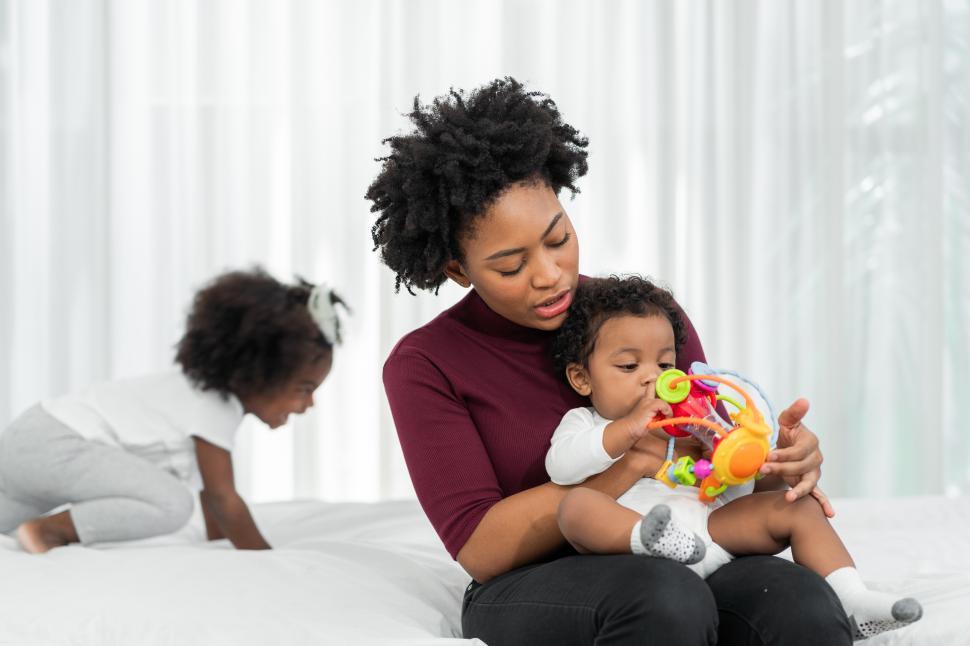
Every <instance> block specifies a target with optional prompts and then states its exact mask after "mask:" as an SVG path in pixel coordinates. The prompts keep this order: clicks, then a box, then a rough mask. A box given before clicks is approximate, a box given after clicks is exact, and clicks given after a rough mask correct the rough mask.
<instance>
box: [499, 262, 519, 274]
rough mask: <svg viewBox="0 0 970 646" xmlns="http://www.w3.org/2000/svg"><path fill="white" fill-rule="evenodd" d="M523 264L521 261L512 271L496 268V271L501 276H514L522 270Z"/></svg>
mask: <svg viewBox="0 0 970 646" xmlns="http://www.w3.org/2000/svg"><path fill="white" fill-rule="evenodd" d="M524 266H525V263H522V264H521V265H519V266H518V267H516V268H515V269H514V270H512V271H502V270H501V269H499V270H498V273H500V274H502V275H503V276H515V275H516V274H517V273H519V272H520V271H522V268H523V267H524Z"/></svg>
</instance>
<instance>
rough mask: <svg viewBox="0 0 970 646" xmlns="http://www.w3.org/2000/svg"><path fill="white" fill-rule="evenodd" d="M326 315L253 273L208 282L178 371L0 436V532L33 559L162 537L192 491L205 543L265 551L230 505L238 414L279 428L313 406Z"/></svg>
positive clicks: (300, 295) (41, 412)
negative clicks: (67, 549)
mask: <svg viewBox="0 0 970 646" xmlns="http://www.w3.org/2000/svg"><path fill="white" fill-rule="evenodd" d="M336 303H340V304H341V305H343V302H342V301H341V299H340V298H339V297H338V296H337V295H335V294H334V293H333V292H332V291H330V290H329V289H327V288H325V287H323V286H318V287H313V286H312V285H310V284H309V283H306V282H304V281H302V280H300V281H299V282H298V284H295V285H284V284H282V283H280V282H278V281H277V280H275V279H274V278H273V277H272V276H270V275H268V274H267V273H265V272H264V271H263V270H261V269H259V268H256V269H253V270H252V271H236V272H230V273H226V274H223V275H221V276H218V277H217V278H215V279H214V280H213V281H212V282H211V283H210V284H209V285H208V286H206V287H205V288H204V289H202V290H201V291H199V292H198V293H197V294H196V295H195V299H194V302H193V304H192V308H191V311H190V313H189V316H188V321H187V325H186V330H185V334H184V335H183V336H182V339H181V340H180V341H179V343H178V346H177V353H176V357H175V361H176V363H178V364H179V366H180V367H181V369H180V370H177V369H176V370H172V371H169V372H164V373H161V374H155V375H150V376H145V377H140V378H133V379H124V380H118V381H112V382H107V383H102V384H97V385H94V386H91V387H89V388H87V389H85V390H82V391H81V392H78V393H76V394H72V395H67V396H63V397H59V398H56V399H50V400H46V401H43V402H41V403H39V404H37V405H35V406H33V407H32V408H30V409H29V410H27V411H26V412H25V413H23V414H22V415H21V416H20V417H19V418H17V419H16V420H14V421H13V422H12V423H11V424H10V425H9V426H8V427H7V428H6V429H5V430H4V431H3V432H2V434H0V532H10V531H12V530H14V529H16V531H17V539H18V540H19V542H20V544H21V545H22V546H23V548H24V549H25V550H27V551H28V552H34V553H39V552H46V551H48V550H50V549H51V548H54V547H58V546H61V545H66V544H68V543H75V542H80V543H82V544H91V543H100V542H106V541H126V540H133V539H140V538H147V537H150V536H157V535H160V534H168V533H171V532H174V531H176V530H178V529H179V528H181V527H182V526H183V525H185V524H186V522H188V520H189V518H190V516H191V515H192V512H193V509H194V506H195V501H194V496H195V492H196V491H200V490H201V495H200V497H201V503H202V511H203V515H204V518H205V523H206V529H207V534H208V536H209V538H210V539H214V538H227V539H229V540H230V541H231V542H232V544H233V545H234V546H235V547H237V548H239V549H268V548H269V547H270V546H269V544H268V543H267V542H266V540H265V539H264V538H263V536H262V535H261V534H260V532H259V529H258V528H257V527H256V524H255V522H254V521H253V518H252V515H251V514H250V512H249V508H248V507H247V505H246V503H245V502H244V501H243V499H242V498H241V497H240V496H239V493H238V492H237V491H236V487H235V484H234V481H233V470H232V458H231V454H230V452H231V451H232V447H233V441H234V437H235V434H236V430H237V428H238V427H239V425H240V422H241V421H242V419H243V415H244V414H246V413H251V414H253V415H255V416H256V417H258V418H259V419H260V420H262V421H263V422H265V423H266V424H267V425H269V426H270V427H271V428H277V427H279V426H282V425H283V424H284V423H285V422H286V420H287V418H288V417H289V415H291V414H293V413H297V414H299V413H303V412H304V411H306V410H307V409H308V408H310V407H311V406H313V393H314V391H315V390H316V389H317V388H318V387H319V386H320V384H321V383H322V382H323V380H324V379H326V377H327V375H328V374H329V372H330V367H331V364H332V361H333V346H334V345H335V344H336V343H338V342H339V339H340V334H339V322H338V319H337V315H336V311H335V304H336ZM65 505H66V506H67V509H65V510H63V511H59V512H56V513H53V514H51V513H49V512H51V511H52V510H56V509H57V508H60V507H63V506H65Z"/></svg>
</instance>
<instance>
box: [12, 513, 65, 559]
mask: <svg viewBox="0 0 970 646" xmlns="http://www.w3.org/2000/svg"><path fill="white" fill-rule="evenodd" d="M44 520H45V519H43V518H34V519H32V520H28V521H25V522H24V523H22V524H21V525H20V527H18V528H17V541H18V542H19V543H20V545H21V547H23V548H24V550H26V551H28V552H30V553H31V554H43V553H44V552H47V551H49V550H52V549H54V548H55V547H61V546H62V545H67V544H68V540H67V538H65V537H63V536H61V535H60V533H59V532H58V531H56V529H54V528H52V527H50V524H49V523H45V522H44Z"/></svg>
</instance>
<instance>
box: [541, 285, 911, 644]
mask: <svg viewBox="0 0 970 646" xmlns="http://www.w3.org/2000/svg"><path fill="white" fill-rule="evenodd" d="M685 336H686V332H685V328H684V324H683V322H682V320H681V317H680V314H679V311H678V308H677V306H676V304H675V303H674V300H673V297H672V296H671V294H670V293H669V292H667V291H665V290H663V289H661V288H659V287H657V286H655V285H653V284H652V283H650V282H649V281H646V280H644V279H642V278H639V277H636V276H631V277H624V278H620V277H616V276H613V277H610V278H606V279H591V280H589V281H587V282H585V283H583V284H581V285H580V286H579V288H578V290H577V293H576V298H575V300H574V302H573V305H572V307H571V308H570V310H569V316H568V317H567V319H566V321H565V322H564V324H563V325H562V327H561V328H560V329H559V331H558V333H557V336H556V339H555V341H554V343H553V351H554V356H555V362H556V367H557V370H560V371H561V373H562V374H563V375H564V376H565V378H566V380H567V381H568V382H569V384H570V386H572V388H573V389H574V390H576V392H578V393H579V394H581V395H585V396H588V397H589V398H590V402H591V403H592V407H590V408H576V409H573V410H571V411H569V412H568V413H566V415H565V416H563V419H562V422H561V423H560V425H559V427H558V428H557V429H556V431H555V433H554V434H553V437H552V446H551V448H550V450H549V453H548V454H547V455H546V470H547V471H548V472H549V476H550V478H551V479H552V481H553V482H555V483H557V484H560V485H575V484H579V483H581V482H583V481H584V480H585V479H587V478H589V477H591V476H593V475H595V474H597V473H600V472H602V471H604V470H606V469H607V468H608V467H609V466H610V465H611V464H613V463H614V462H615V461H616V460H618V459H619V458H620V457H621V456H622V455H623V454H624V453H625V452H626V451H628V450H629V449H630V448H631V447H632V446H633V445H634V444H635V443H637V442H638V441H639V440H641V439H642V438H644V437H645V436H647V435H649V434H659V436H660V437H663V438H666V434H664V433H663V431H651V430H648V428H647V425H648V424H649V423H650V422H651V421H652V420H653V419H654V417H655V416H656V415H657V414H658V413H662V414H664V415H666V416H668V417H669V416H672V411H671V410H670V406H669V405H668V404H667V403H666V402H663V401H661V400H659V399H657V398H656V380H657V377H658V376H659V375H660V373H662V372H663V371H665V370H667V369H670V368H673V367H674V365H675V362H676V357H677V354H676V353H677V349H678V348H679V347H680V346H681V345H682V344H683V343H684V341H685ZM658 441H660V439H659V437H658ZM694 457H695V458H696V457H699V456H696V455H695V456H694ZM738 489H740V487H739V488H738ZM734 493H735V495H734V499H733V500H732V499H731V497H732V495H731V494H732V492H731V490H729V491H728V492H726V493H725V494H723V495H722V496H720V497H719V498H718V499H716V500H715V502H714V503H712V504H710V505H707V504H705V503H702V502H701V501H700V500H698V498H697V490H696V489H694V488H691V487H683V486H681V487H677V488H676V489H670V488H669V487H667V486H666V485H665V484H663V483H661V482H659V481H657V480H655V479H653V478H643V479H642V480H640V481H639V482H638V483H637V484H635V485H634V486H633V487H632V488H631V489H630V490H629V491H627V492H626V493H624V494H623V495H622V496H620V498H619V499H617V500H614V499H613V498H611V497H610V496H608V495H607V494H604V493H602V492H598V491H594V490H592V489H587V488H584V487H576V488H574V489H573V490H572V491H570V492H569V493H568V494H567V495H566V497H565V498H564V499H563V501H562V504H561V505H560V507H559V512H558V520H559V527H560V529H561V530H562V533H563V535H564V536H565V537H566V539H567V540H568V541H569V542H570V543H571V544H572V545H573V547H575V548H576V549H577V550H578V551H579V552H581V553H598V554H620V553H631V552H632V553H634V554H644V555H648V556H655V557H660V558H668V559H673V560H676V561H679V562H681V563H684V564H686V565H688V567H690V568H691V569H692V570H694V571H695V572H697V573H698V574H699V575H700V576H702V577H704V578H706V577H708V576H710V575H711V574H713V573H714V572H715V571H716V570H717V569H718V568H719V567H720V566H722V565H724V564H726V563H728V562H730V561H731V560H732V559H733V558H734V557H735V556H740V555H746V554H777V553H779V552H781V551H783V550H784V549H785V548H787V547H791V549H792V556H793V558H794V560H795V562H797V563H799V564H801V565H803V566H805V567H807V568H809V569H811V570H813V571H814V572H816V573H818V574H819V575H821V576H823V577H825V580H826V581H827V582H828V583H829V584H830V585H831V586H832V588H833V590H834V591H835V593H836V594H837V595H838V597H839V599H840V600H841V602H842V605H843V607H844V608H845V612H846V615H847V616H848V617H849V621H850V623H851V624H852V627H853V630H854V633H855V635H854V637H855V639H865V638H868V637H872V636H874V635H877V634H879V633H882V632H885V631H887V630H893V629H895V628H899V627H902V626H905V625H907V624H910V623H912V622H914V621H916V620H918V619H919V618H920V617H921V616H922V614H923V610H922V607H921V606H920V604H919V602H917V601H916V600H915V599H911V598H902V599H900V598H897V597H895V596H893V595H889V594H884V593H881V592H876V591H873V590H869V589H868V588H867V587H866V585H865V583H863V581H862V578H861V577H860V575H859V573H858V571H857V570H856V569H855V564H854V562H853V561H852V557H851V556H850V555H849V553H848V551H847V550H846V548H845V546H844V545H843V544H842V541H841V540H840V539H839V536H838V535H837V534H836V533H835V530H834V529H833V528H832V526H831V525H830V524H829V522H828V519H827V518H826V517H825V515H824V513H823V512H822V509H821V507H820V506H819V504H818V503H817V502H816V501H815V500H814V499H813V498H812V497H810V496H806V497H803V498H801V499H799V500H798V501H796V502H793V503H792V502H788V501H787V500H786V499H785V497H784V494H785V492H783V491H766V492H759V493H750V494H749V495H740V496H738V495H736V494H737V493H744V492H743V491H741V492H734ZM725 496H727V497H728V499H727V500H723V498H724V497H725Z"/></svg>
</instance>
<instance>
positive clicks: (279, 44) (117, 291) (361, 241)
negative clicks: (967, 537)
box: [0, 0, 970, 500]
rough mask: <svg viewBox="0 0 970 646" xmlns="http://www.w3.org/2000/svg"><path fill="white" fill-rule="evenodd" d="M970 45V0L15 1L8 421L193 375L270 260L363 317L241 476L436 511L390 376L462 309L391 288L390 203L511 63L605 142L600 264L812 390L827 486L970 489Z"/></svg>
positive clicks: (3, 102) (594, 186) (9, 56)
mask: <svg viewBox="0 0 970 646" xmlns="http://www.w3.org/2000/svg"><path fill="white" fill-rule="evenodd" d="M968 34H970V2H968V1H967V0H959V1H957V0H946V1H927V2H921V3H910V2H905V1H903V0H896V1H887V0H882V1H878V2H877V1H875V0H864V1H859V2H851V3H850V2H845V3H838V2H818V3H797V2H774V1H768V0H764V1H761V2H753V1H749V2H695V1H691V2H673V1H669V2H639V1H634V0H630V1H624V2H620V1H612V2H595V1H594V0H585V1H578V0H577V1H569V2H563V1H558V0H548V1H542V2H539V1H536V2H526V1H513V0H506V1H504V2H494V1H491V0H488V1H486V0H482V1H467V2H449V1H447V0H441V1H423V0H407V1H404V0H398V1H396V2H391V1H386V2H382V1H376V0H365V1H358V0H344V1H340V2H336V1H334V2H310V1H309V0H307V1H297V0H292V1H289V2H277V1H269V0H265V1H248V2H239V1H235V0H233V1H229V0H226V1H223V2H216V1H204V2H196V1H195V0H183V1H181V2H179V1H171V2H161V1H154V2H150V1H147V0H125V1H111V0H72V1H67V0H63V1H54V0H48V1H44V0H30V1H27V0H0V151H2V153H0V154H2V156H0V217H2V220H0V295H2V298H0V423H6V422H7V421H8V420H9V419H10V418H11V417H12V416H13V415H15V414H16V413H17V412H19V411H20V410H22V409H23V408H25V407H26V406H28V405H30V404H31V403H32V402H34V401H36V400H38V399H40V398H42V397H45V396H47V395H50V394H56V393H60V392H64V391H66V390H69V389H72V388H75V387H78V386H80V385H82V384H84V383H86V382H89V381H92V380H96V379H103V378H111V377H118V376H123V375H129V374H137V373H141V372H145V371H150V370H156V369H160V368H163V367H165V366H166V365H168V364H169V363H170V361H171V357H172V344H173V343H174V342H175V341H176V340H177V338H178V336H179V332H180V327H181V325H182V322H183V317H184V314H185V307H186V305H187V303H188V301H189V299H190V297H191V294H192V292H193V290H194V289H195V288H197V287H198V286H199V285H200V284H201V283H202V282H204V281H205V280H206V279H207V278H208V277H210V276H211V275H213V274H214V273H216V272H218V271H221V270H223V269H226V268H229V267H239V266H245V265H249V264H252V263H260V264H263V265H264V266H266V267H267V268H268V269H269V270H270V271H272V272H273V273H275V274H276V275H278V276H279V277H281V278H288V277H290V276H291V275H292V274H293V273H299V274H301V275H303V276H306V277H308V278H311V279H326V280H328V281H329V282H330V283H332V284H335V285H336V286H337V287H338V288H340V289H341V290H342V291H343V292H344V294H345V296H346V298H347V299H348V300H349V301H350V303H351V304H352V305H353V307H354V316H353V317H352V318H351V319H350V320H349V321H348V327H349V330H348V335H347V343H346V345H345V347H343V348H341V349H340V350H339V352H338V355H337V358H336V365H335V369H334V372H333V374H332V376H331V378H330V380H329V381H328V382H327V383H326V384H325V385H324V387H323V388H322V390H321V392H320V396H319V398H318V402H319V403H318V406H317V410H315V411H314V412H313V413H312V414H310V415H308V416H307V417H306V418H305V419H301V420H298V421H297V422H295V423H294V424H293V425H292V427H290V428H287V429H285V430H282V431H280V432H276V433H270V432H269V431H267V430H266V429H264V428H256V427H255V426H256V425H255V424H254V425H253V427H251V428H247V429H246V430H245V432H244V436H243V441H242V445H241V447H240V451H239V455H238V469H239V476H240V480H241V486H242V488H243V489H244V491H246V492H247V493H249V494H250V495H251V496H253V497H255V498H256V499H261V500H265V499H273V498H289V497H294V496H296V497H306V496H321V497H325V498H330V499H365V500H366V499H377V498H383V497H393V496H403V495H408V494H409V493H410V485H409V482H408V477H407V472H406V470H405V468H404V465H403V461H402V460H401V458H400V452H399V449H398V445H397V440H396V436H395V434H394V430H393V426H392V424H391V421H390V416H389V414H388V412H387V408H386V403H385V400H384V396H383V390H382V387H381V383H380V366H381V364H382V361H383V358H384V357H385V356H386V354H387V352H388V351H389V350H390V348H391V347H392V346H393V343H394V342H395V341H396V339H397V338H399V337H400V336H401V335H402V334H403V333H405V332H406V331H408V330H410V329H412V328H413V327H415V326H417V325H419V324H420V323H422V322H424V321H426V320H427V319H429V318H430V317H432V316H433V315H434V314H435V313H436V312H438V311H439V310H440V309H441V308H443V307H445V306H447V305H448V304H450V303H452V302H454V300H456V299H457V298H458V297H459V296H460V293H459V292H458V290H456V289H454V288H452V287H446V288H444V289H443V290H442V293H441V294H440V295H439V296H438V297H433V296H420V297H416V298H415V297H411V296H409V295H407V294H403V295H401V294H399V295H395V294H394V293H393V279H392V277H391V276H390V275H389V272H387V271H386V270H385V269H384V268H383V267H381V266H380V265H379V264H378V262H377V259H376V256H375V255H374V254H373V253H372V251H371V242H370V235H369V234H370V225H371V222H372V217H371V216H370V214H369V213H368V204H367V203H366V202H365V201H364V200H363V199H362V196H363V193H364V191H365V190H366V187H367V185H368V184H369V182H370V180H371V179H372V178H373V176H374V174H375V173H376V172H377V170H378V164H377V163H375V162H374V160H373V159H374V157H377V156H379V155H381V154H382V147H381V145H380V140H381V138H382V137H384V136H387V135H389V134H392V133H394V132H397V131H400V130H401V129H403V128H406V127H407V123H406V120H405V119H404V118H403V117H402V116H401V114H402V113H403V112H405V111H406V110H407V109H408V108H409V106H410V102H411V100H412V99H413V96H414V95H415V94H416V93H421V94H422V96H423V97H424V98H426V99H430V98H431V97H432V96H434V95H436V94H441V93H443V92H445V91H447V89H448V88H449V87H450V86H455V87H465V88H471V87H474V86H476V85H479V84H481V83H482V82H485V81H487V80H489V79H491V78H494V77H497V76H504V75H513V76H516V77H517V78H519V79H520V80H524V81H527V82H529V84H530V85H531V86H532V87H535V88H538V89H541V90H543V91H545V92H548V93H549V94H551V95H552V97H553V98H554V99H555V100H556V101H557V102H558V104H559V106H560V108H561V110H562V112H563V114H564V116H565V118H566V119H567V120H568V121H569V122H570V123H572V124H574V125H576V126H577V127H578V128H580V129H581V130H582V131H584V132H585V133H586V134H588V135H589V137H590V139H591V147H590V153H591V154H590V168H591V171H590V173H589V175H588V176H587V177H586V178H585V179H584V180H582V183H581V187H582V190H583V192H582V194H581V195H579V196H578V197H577V198H576V200H574V201H572V202H568V201H567V202H566V207H567V209H568V210H569V212H570V214H571V215H572V216H573V218H574V220H575V222H576V224H577V226H578V229H579V232H580V236H581V240H582V249H583V267H584V271H586V272H587V273H594V274H595V273H605V272H614V271H620V272H622V271H638V272H642V273H647V274H650V275H653V276H655V277H657V278H659V279H661V280H663V281H665V282H666V283H667V284H669V285H670V286H671V287H672V288H673V289H674V291H675V292H676V294H677V296H678V298H679V300H680V301H681V302H682V303H683V304H684V306H685V307H686V309H687V311H688V312H689V313H690V315H691V317H692V319H693V320H694V322H695V324H696V325H697V327H698V328H699V330H700V332H701V334H702V338H703V340H704V343H705V346H706V349H707V351H708V354H709V356H710V358H711V360H712V363H714V364H715V365H720V366H726V367H733V368H735V369H737V370H740V371H742V372H745V373H747V374H749V375H751V376H752V377H753V378H754V379H755V380H756V381H758V382H759V383H761V385H762V386H763V387H764V388H765V389H766V390H767V391H768V392H770V393H771V394H772V395H773V397H774V400H775V403H776V405H781V404H783V403H787V402H788V401H790V400H791V399H793V398H794V397H795V396H798V395H804V396H807V397H809V398H810V399H811V400H812V402H813V406H814V407H813V411H812V413H811V418H810V420H811V425H812V426H813V428H814V429H815V430H816V431H817V432H818V434H819V435H820V437H821V438H822V443H823V449H824V451H825V454H826V458H827V461H826V466H825V479H824V483H825V485H826V486H827V488H828V489H829V490H830V491H831V492H832V493H836V494H843V495H845V494H853V495H878V494H904V493H905V494H909V493H924V492H941V491H944V490H946V491H951V492H957V491H966V490H967V489H968V487H970V460H968V458H970V437H968V428H967V426H968V425H967V423H966V422H965V419H966V415H965V414H964V411H963V410H962V408H961V404H962V401H963V398H961V397H960V396H959V393H960V392H961V390H962V387H963V385H964V384H966V383H970V347H968V336H970V335H968V332H967V330H968V329H970V291H968V289H970V266H968V261H967V260H966V257H967V253H968V251H970V204H968V201H970V196H968V187H970V126H968V118H967V115H968V114H970V112H968V105H967V102H968V97H970V80H968V79H970V69H968V67H970V58H968V49H970V37H968Z"/></svg>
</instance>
